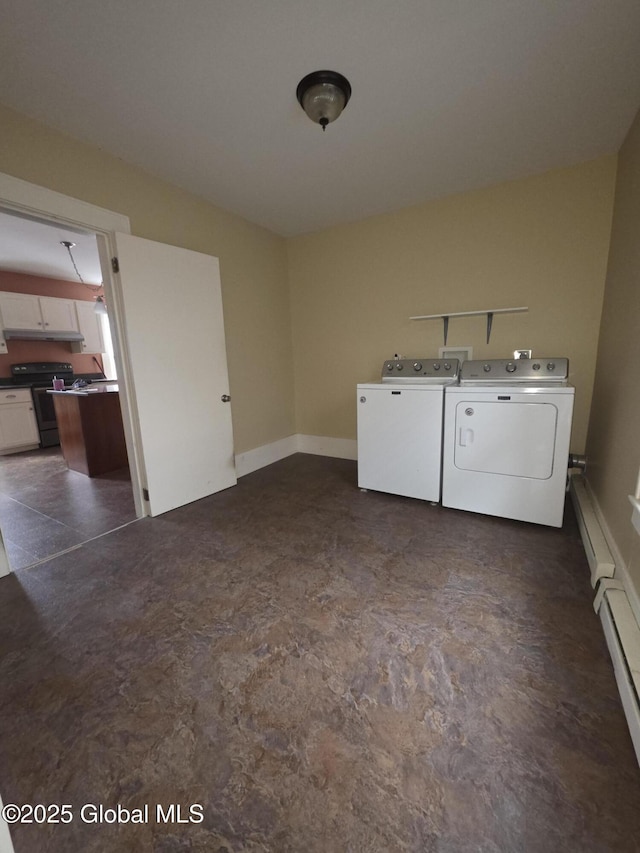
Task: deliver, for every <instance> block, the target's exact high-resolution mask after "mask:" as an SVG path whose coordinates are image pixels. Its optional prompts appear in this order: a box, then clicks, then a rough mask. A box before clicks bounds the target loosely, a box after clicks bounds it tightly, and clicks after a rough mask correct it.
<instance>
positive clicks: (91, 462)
mask: <svg viewBox="0 0 640 853" xmlns="http://www.w3.org/2000/svg"><path fill="white" fill-rule="evenodd" d="M49 394H52V395H53V398H54V399H53V404H54V408H55V411H56V418H57V421H58V430H59V433H60V447H61V449H62V455H63V456H64V460H65V462H66V463H67V466H68V467H69V468H70V469H71V470H72V471H79V472H80V473H81V474H86V475H87V476H88V477H97V476H98V475H99V474H107V473H108V472H109V471H117V470H118V469H119V468H125V467H126V466H127V464H128V458H127V447H126V444H125V440H124V429H123V427H122V412H121V410H120V395H119V393H118V385H117V383H114V382H109V383H104V384H103V383H96V384H95V385H88V386H87V387H86V388H80V389H77V390H76V389H70V390H68V391H49Z"/></svg>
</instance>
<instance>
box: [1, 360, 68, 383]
mask: <svg viewBox="0 0 640 853" xmlns="http://www.w3.org/2000/svg"><path fill="white" fill-rule="evenodd" d="M11 376H12V380H13V383H14V384H15V385H31V387H32V388H47V387H48V388H52V387H53V380H54V379H64V384H65V388H66V387H71V385H72V384H73V382H74V379H75V376H74V373H73V365H71V364H67V363H66V362H63V361H28V362H26V363H24V364H12V365H11Z"/></svg>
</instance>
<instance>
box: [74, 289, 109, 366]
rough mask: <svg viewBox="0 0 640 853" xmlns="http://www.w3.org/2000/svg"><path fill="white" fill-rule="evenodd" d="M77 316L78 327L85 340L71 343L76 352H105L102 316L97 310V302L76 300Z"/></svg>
mask: <svg viewBox="0 0 640 853" xmlns="http://www.w3.org/2000/svg"><path fill="white" fill-rule="evenodd" d="M75 306H76V316H77V318H78V329H79V330H80V334H81V335H82V336H83V338H84V340H83V341H80V342H79V343H73V344H71V349H72V350H73V351H74V352H87V353H90V352H104V351H105V346H104V337H103V335H102V325H101V323H100V317H99V316H98V315H97V314H96V311H95V302H80V301H78V300H76V302H75Z"/></svg>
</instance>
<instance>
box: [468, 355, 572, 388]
mask: <svg viewBox="0 0 640 853" xmlns="http://www.w3.org/2000/svg"><path fill="white" fill-rule="evenodd" d="M568 378H569V359H568V358H518V359H515V360H511V359H506V358H489V359H487V360H486V361H481V360H472V361H465V362H464V364H463V365H462V369H461V371H460V384H469V385H478V384H483V385H493V384H500V383H501V382H502V383H512V384H513V383H521V382H525V383H527V384H529V385H548V384H550V383H551V384H555V385H559V384H565V385H566V383H567V380H568Z"/></svg>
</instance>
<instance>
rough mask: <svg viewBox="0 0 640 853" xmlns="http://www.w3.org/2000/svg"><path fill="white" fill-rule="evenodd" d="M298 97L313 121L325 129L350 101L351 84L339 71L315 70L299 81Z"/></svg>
mask: <svg viewBox="0 0 640 853" xmlns="http://www.w3.org/2000/svg"><path fill="white" fill-rule="evenodd" d="M296 97H297V98H298V101H299V102H300V106H301V107H302V109H303V110H304V111H305V113H306V114H307V115H308V116H309V118H310V119H311V121H314V122H316V124H319V125H320V126H321V127H322V130H323V131H324V130H326V129H327V125H328V124H330V123H331V122H332V121H335V120H336V119H337V118H338V116H339V115H340V113H341V112H342V110H343V109H344V108H345V107H346V106H347V104H348V103H349V98H350V97H351V84H350V83H349V81H348V80H347V78H346V77H343V76H342V74H338V72H337V71H313V72H312V73H311V74H307V76H306V77H303V78H302V80H301V81H300V82H299V83H298V88H297V89H296Z"/></svg>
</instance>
